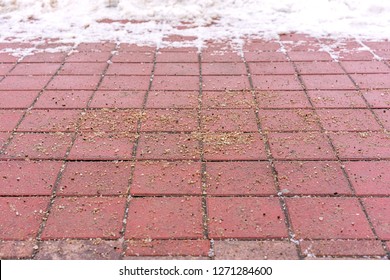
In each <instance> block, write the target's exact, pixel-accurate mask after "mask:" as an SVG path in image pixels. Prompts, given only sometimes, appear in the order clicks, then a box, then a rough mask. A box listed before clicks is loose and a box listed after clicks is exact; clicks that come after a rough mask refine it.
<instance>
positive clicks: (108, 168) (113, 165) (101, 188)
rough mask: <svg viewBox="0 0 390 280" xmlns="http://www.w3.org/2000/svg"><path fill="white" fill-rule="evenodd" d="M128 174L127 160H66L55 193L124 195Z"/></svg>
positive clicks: (129, 168) (129, 169)
mask: <svg viewBox="0 0 390 280" xmlns="http://www.w3.org/2000/svg"><path fill="white" fill-rule="evenodd" d="M130 174H131V164H130V163H127V162H68V163H67V164H66V168H65V171H64V173H63V174H62V178H61V181H60V184H59V186H58V190H57V195H60V196H69V195H76V196H83V195H121V194H122V195H124V194H126V192H127V189H128V187H129V179H130Z"/></svg>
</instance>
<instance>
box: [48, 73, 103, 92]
mask: <svg viewBox="0 0 390 280" xmlns="http://www.w3.org/2000/svg"><path fill="white" fill-rule="evenodd" d="M100 79H101V77H100V76H80V75H77V76H64V75H62V76H56V77H54V79H53V80H52V81H51V82H50V83H49V85H48V86H47V89H49V90H68V91H71V90H95V89H96V87H97V86H98V83H99V81H100Z"/></svg>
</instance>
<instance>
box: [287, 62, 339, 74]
mask: <svg viewBox="0 0 390 280" xmlns="http://www.w3.org/2000/svg"><path fill="white" fill-rule="evenodd" d="M295 65H296V67H297V69H298V72H299V73H300V74H344V70H343V68H341V67H340V65H339V64H338V63H337V62H328V61H327V62H324V61H302V62H296V63H295Z"/></svg>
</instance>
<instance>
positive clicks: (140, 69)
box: [106, 63, 153, 76]
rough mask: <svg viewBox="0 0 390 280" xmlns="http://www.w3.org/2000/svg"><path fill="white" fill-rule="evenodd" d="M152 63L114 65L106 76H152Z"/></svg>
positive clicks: (109, 68)
mask: <svg viewBox="0 0 390 280" xmlns="http://www.w3.org/2000/svg"><path fill="white" fill-rule="evenodd" d="M152 69H153V64H152V63H113V64H110V66H109V67H108V69H107V72H106V75H114V76H116V75H118V76H119V75H123V76H132V75H138V76H151V75H152Z"/></svg>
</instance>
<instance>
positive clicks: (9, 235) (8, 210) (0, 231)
mask: <svg viewBox="0 0 390 280" xmlns="http://www.w3.org/2000/svg"><path fill="white" fill-rule="evenodd" d="M49 201H50V197H0V212H1V217H0V238H1V239H2V240H28V239H30V238H31V239H34V238H35V237H36V235H37V234H38V230H39V226H40V224H41V222H42V218H43V215H44V213H45V211H46V209H47V206H48V205H49Z"/></svg>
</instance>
